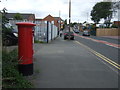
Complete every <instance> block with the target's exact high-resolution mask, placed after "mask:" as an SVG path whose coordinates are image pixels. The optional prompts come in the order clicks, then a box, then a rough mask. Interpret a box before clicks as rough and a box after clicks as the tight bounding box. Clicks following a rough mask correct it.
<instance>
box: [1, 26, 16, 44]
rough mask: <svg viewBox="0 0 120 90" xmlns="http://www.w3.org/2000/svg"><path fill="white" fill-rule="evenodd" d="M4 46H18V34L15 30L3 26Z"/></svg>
mask: <svg viewBox="0 0 120 90" xmlns="http://www.w3.org/2000/svg"><path fill="white" fill-rule="evenodd" d="M2 28H3V29H4V30H2V42H3V43H2V44H3V46H11V45H16V44H17V43H18V32H17V31H16V30H15V29H13V28H8V27H6V26H5V25H4V26H2Z"/></svg>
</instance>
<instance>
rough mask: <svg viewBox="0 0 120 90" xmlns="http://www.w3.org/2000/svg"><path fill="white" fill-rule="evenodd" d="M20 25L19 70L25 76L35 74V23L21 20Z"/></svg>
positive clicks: (18, 24)
mask: <svg viewBox="0 0 120 90" xmlns="http://www.w3.org/2000/svg"><path fill="white" fill-rule="evenodd" d="M16 25H17V26H18V60H19V61H18V70H19V72H20V73H22V74H23V76H29V75H32V74H33V33H32V29H33V27H34V26H35V24H33V23H29V22H20V23H16Z"/></svg>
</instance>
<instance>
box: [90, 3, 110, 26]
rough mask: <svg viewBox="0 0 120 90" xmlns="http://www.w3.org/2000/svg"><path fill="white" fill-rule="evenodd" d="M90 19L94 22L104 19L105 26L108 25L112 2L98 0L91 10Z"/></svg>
mask: <svg viewBox="0 0 120 90" xmlns="http://www.w3.org/2000/svg"><path fill="white" fill-rule="evenodd" d="M91 16H92V18H91V20H93V21H94V22H95V23H99V21H100V20H101V19H104V22H105V23H106V25H107V26H109V25H110V21H111V19H112V2H99V3H97V4H96V5H95V6H94V7H93V10H92V11H91Z"/></svg>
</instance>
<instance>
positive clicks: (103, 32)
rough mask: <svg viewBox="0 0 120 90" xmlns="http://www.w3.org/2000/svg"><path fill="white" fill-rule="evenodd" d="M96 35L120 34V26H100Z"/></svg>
mask: <svg viewBox="0 0 120 90" xmlns="http://www.w3.org/2000/svg"><path fill="white" fill-rule="evenodd" d="M96 36H120V30H118V28H98V29H97V30H96Z"/></svg>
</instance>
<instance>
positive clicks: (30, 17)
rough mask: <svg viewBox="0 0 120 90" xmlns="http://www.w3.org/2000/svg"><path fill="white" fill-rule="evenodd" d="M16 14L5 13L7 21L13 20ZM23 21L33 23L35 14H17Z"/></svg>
mask: <svg viewBox="0 0 120 90" xmlns="http://www.w3.org/2000/svg"><path fill="white" fill-rule="evenodd" d="M16 14H17V13H6V15H5V16H6V18H8V19H9V20H14V17H15V15H16ZM19 14H20V15H21V16H22V18H23V20H25V21H35V14H31V13H19Z"/></svg>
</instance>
